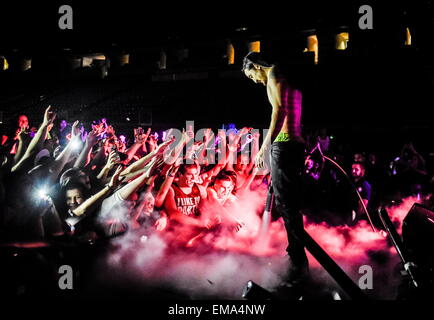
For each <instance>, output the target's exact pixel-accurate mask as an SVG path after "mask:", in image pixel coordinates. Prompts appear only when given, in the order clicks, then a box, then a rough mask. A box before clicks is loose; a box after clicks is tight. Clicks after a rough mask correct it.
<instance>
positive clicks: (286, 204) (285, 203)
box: [271, 141, 308, 267]
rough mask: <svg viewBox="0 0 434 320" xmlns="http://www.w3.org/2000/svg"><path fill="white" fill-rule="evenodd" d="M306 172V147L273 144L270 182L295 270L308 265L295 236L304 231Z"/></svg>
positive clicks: (293, 142)
mask: <svg viewBox="0 0 434 320" xmlns="http://www.w3.org/2000/svg"><path fill="white" fill-rule="evenodd" d="M303 169H304V144H303V143H300V142H295V141H288V142H274V143H273V144H272V146H271V181H272V184H273V191H274V203H275V206H276V210H277V212H278V213H279V214H280V215H281V216H282V218H283V221H284V222H285V228H286V232H287V235H288V243H289V244H288V248H287V249H286V251H287V252H288V255H289V257H290V258H291V262H292V266H293V267H306V266H307V264H308V261H307V257H306V253H305V251H304V246H303V244H301V243H300V242H299V241H298V239H297V237H295V236H294V234H300V233H301V231H303V228H304V226H303V216H302V214H301V212H300V209H301V205H302V200H301V198H302V185H301V183H302V172H303Z"/></svg>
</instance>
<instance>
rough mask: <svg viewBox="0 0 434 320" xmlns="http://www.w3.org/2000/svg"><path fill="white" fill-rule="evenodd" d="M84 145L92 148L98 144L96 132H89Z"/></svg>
mask: <svg viewBox="0 0 434 320" xmlns="http://www.w3.org/2000/svg"><path fill="white" fill-rule="evenodd" d="M86 143H87V144H88V145H89V146H94V145H96V144H97V143H98V135H97V132H96V131H94V130H92V131H91V132H89V134H88V135H87V137H86Z"/></svg>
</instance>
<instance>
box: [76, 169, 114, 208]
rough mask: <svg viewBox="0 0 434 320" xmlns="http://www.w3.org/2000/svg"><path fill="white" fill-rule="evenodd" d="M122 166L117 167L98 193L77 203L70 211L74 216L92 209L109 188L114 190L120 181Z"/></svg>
mask: <svg viewBox="0 0 434 320" xmlns="http://www.w3.org/2000/svg"><path fill="white" fill-rule="evenodd" d="M121 170H122V167H118V168H117V170H116V172H115V173H114V175H113V176H112V178H111V179H110V182H109V183H108V184H107V185H106V186H105V187H104V188H103V189H102V190H101V191H99V192H98V193H96V194H95V195H93V196H91V197H90V198H89V199H87V200H86V201H84V202H83V203H82V204H81V205H79V206H78V207H77V208H76V209H74V210H73V211H72V213H73V214H74V215H76V216H81V215H83V214H85V213H88V212H90V211H92V210H93V209H94V208H95V207H96V206H97V205H99V204H100V203H101V202H102V200H104V198H105V197H107V195H108V194H109V193H110V191H111V190H114V189H115V188H116V187H117V186H118V185H119V183H120V182H121V181H122V178H119V175H120V173H121Z"/></svg>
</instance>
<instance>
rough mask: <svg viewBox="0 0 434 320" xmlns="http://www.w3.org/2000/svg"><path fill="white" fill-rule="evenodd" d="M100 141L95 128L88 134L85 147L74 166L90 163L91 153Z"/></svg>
mask: <svg viewBox="0 0 434 320" xmlns="http://www.w3.org/2000/svg"><path fill="white" fill-rule="evenodd" d="M97 143H98V136H97V135H96V132H94V131H93V130H92V131H91V132H90V133H89V134H88V135H87V137H86V142H85V143H84V147H83V149H82V150H81V152H80V155H79V156H78V158H77V160H75V163H74V168H83V167H85V166H86V165H87V164H88V163H90V155H91V153H92V148H93V146H94V145H95V144H97Z"/></svg>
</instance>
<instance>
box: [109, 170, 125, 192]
mask: <svg viewBox="0 0 434 320" xmlns="http://www.w3.org/2000/svg"><path fill="white" fill-rule="evenodd" d="M121 172H122V166H119V167H118V168H117V169H116V171H115V173H114V174H113V176H112V177H111V179H110V182H109V183H108V184H107V186H108V187H109V188H110V189H116V188H117V187H118V186H119V185H120V184H121V182H122V181H123V180H124V179H125V176H123V177H122V178H119V175H120V174H121Z"/></svg>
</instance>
